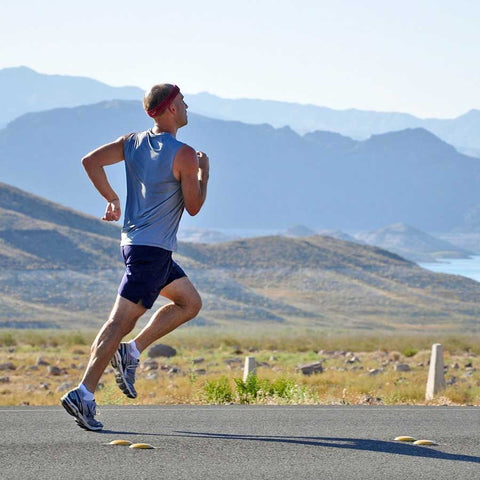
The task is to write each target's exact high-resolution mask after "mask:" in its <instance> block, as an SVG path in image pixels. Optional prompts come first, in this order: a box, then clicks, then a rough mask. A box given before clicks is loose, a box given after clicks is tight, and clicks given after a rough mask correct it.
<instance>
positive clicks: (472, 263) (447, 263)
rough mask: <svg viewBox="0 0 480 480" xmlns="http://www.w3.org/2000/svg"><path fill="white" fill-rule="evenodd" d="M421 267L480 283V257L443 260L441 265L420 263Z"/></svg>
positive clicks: (440, 262)
mask: <svg viewBox="0 0 480 480" xmlns="http://www.w3.org/2000/svg"><path fill="white" fill-rule="evenodd" d="M419 265H420V266H421V267H423V268H426V269H427V270H431V271H432V272H438V273H450V274H453V275H462V276H464V277H468V278H473V280H476V281H477V282H480V255H475V256H473V257H470V258H461V259H458V258H452V259H443V260H441V261H440V260H439V263H419Z"/></svg>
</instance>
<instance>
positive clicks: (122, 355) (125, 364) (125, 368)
mask: <svg viewBox="0 0 480 480" xmlns="http://www.w3.org/2000/svg"><path fill="white" fill-rule="evenodd" d="M110 363H111V364H112V367H113V369H114V370H115V380H116V382H117V385H118V387H119V388H120V390H121V391H122V392H123V393H124V394H125V395H126V396H127V397H128V398H136V397H137V392H136V391H135V387H134V386H133V384H134V383H135V370H136V369H137V367H138V364H139V360H138V358H135V357H134V356H133V355H131V354H130V352H129V349H128V344H126V343H121V344H120V346H119V347H118V350H117V351H116V352H115V355H114V356H113V358H112V360H111V362H110Z"/></svg>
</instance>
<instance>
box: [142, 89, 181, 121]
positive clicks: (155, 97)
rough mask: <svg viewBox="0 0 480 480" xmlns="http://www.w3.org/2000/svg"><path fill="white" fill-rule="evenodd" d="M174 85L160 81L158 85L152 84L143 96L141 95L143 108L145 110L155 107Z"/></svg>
mask: <svg viewBox="0 0 480 480" xmlns="http://www.w3.org/2000/svg"><path fill="white" fill-rule="evenodd" d="M174 87H175V85H172V84H170V83H160V84H159V85H154V86H153V87H152V88H151V89H150V90H147V91H146V92H145V96H144V97H143V108H144V109H145V111H146V112H148V111H149V110H152V108H155V107H156V106H157V105H159V104H160V103H162V102H163V101H164V100H165V99H166V98H167V97H168V95H170V93H171V92H172V90H173V89H174ZM166 109H167V107H165V109H164V110H162V111H161V112H160V113H159V115H161V114H162V113H163V112H165V110H166Z"/></svg>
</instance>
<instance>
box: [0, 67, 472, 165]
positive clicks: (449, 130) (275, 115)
mask: <svg viewBox="0 0 480 480" xmlns="http://www.w3.org/2000/svg"><path fill="white" fill-rule="evenodd" d="M143 93H144V92H143V90H142V89H140V88H138V87H112V86H109V85H106V84H104V83H102V82H99V81H96V80H93V79H90V78H86V77H75V76H68V75H46V74H42V73H38V72H36V71H34V70H32V69H30V68H28V67H15V68H5V69H0V104H1V105H2V110H1V111H0V128H1V127H3V126H5V125H6V124H7V123H8V122H10V121H12V120H14V119H15V118H17V117H19V116H21V115H23V114H25V113H29V112H37V111H42V110H49V109H52V108H57V107H72V106H79V105H87V104H92V103H96V102H101V101H104V100H114V99H123V100H141V99H142V97H143ZM186 100H187V103H188V104H189V106H190V110H191V111H192V112H195V113H198V114H200V115H203V116H207V117H212V118H217V119H220V120H232V121H241V122H245V123H252V124H263V123H268V124H270V125H272V126H273V127H275V128H281V127H284V126H289V127H291V128H292V129H293V130H295V131H297V132H298V133H300V134H304V133H306V132H313V131H319V130H320V131H326V132H338V133H340V134H342V135H344V136H347V137H352V138H354V139H357V140H364V139H367V138H368V137H370V135H372V134H382V133H386V132H390V131H397V130H404V129H407V128H420V127H421V128H425V129H427V130H429V131H431V132H432V133H434V134H435V135H437V136H438V137H439V138H441V139H443V140H445V141H446V142H448V143H450V144H452V145H454V146H455V148H457V149H458V150H459V151H461V152H463V153H465V154H467V155H471V156H476V157H480V137H479V136H478V132H479V130H480V111H479V110H471V111H470V112H467V113H465V114H464V115H461V116H459V117H457V118H453V119H434V118H432V119H422V118H418V117H415V116H413V115H410V114H408V113H398V112H376V111H368V110H357V109H347V110H335V109H332V108H327V107H322V106H317V105H302V104H298V103H289V102H279V101H273V100H259V99H227V98H221V97H218V96H215V95H212V94H209V93H198V94H188V95H187V96H186ZM340 138H341V137H337V138H336V139H335V138H334V137H330V138H329V142H332V143H335V142H338V141H339V140H340ZM340 141H341V140H340ZM346 141H347V142H348V141H350V142H351V141H352V140H351V139H348V140H346ZM336 147H338V145H336Z"/></svg>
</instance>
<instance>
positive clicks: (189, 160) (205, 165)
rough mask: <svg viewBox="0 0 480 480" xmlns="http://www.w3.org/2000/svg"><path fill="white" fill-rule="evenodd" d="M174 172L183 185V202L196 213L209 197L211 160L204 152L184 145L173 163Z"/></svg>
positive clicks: (188, 210)
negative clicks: (208, 186)
mask: <svg viewBox="0 0 480 480" xmlns="http://www.w3.org/2000/svg"><path fill="white" fill-rule="evenodd" d="M173 174H174V175H175V178H176V179H177V180H179V181H180V183H181V185H182V194H183V202H184V205H185V209H186V210H187V212H188V213H189V214H190V215H192V216H193V215H196V214H197V213H198V212H199V211H200V209H201V208H202V205H203V204H204V202H205V199H206V198H207V184H208V179H209V174H210V162H209V159H208V157H207V155H206V154H205V153H203V152H195V150H194V149H193V148H192V147H189V146H188V145H184V146H182V147H181V148H180V149H179V150H178V152H177V154H176V155H175V160H174V163H173Z"/></svg>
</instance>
